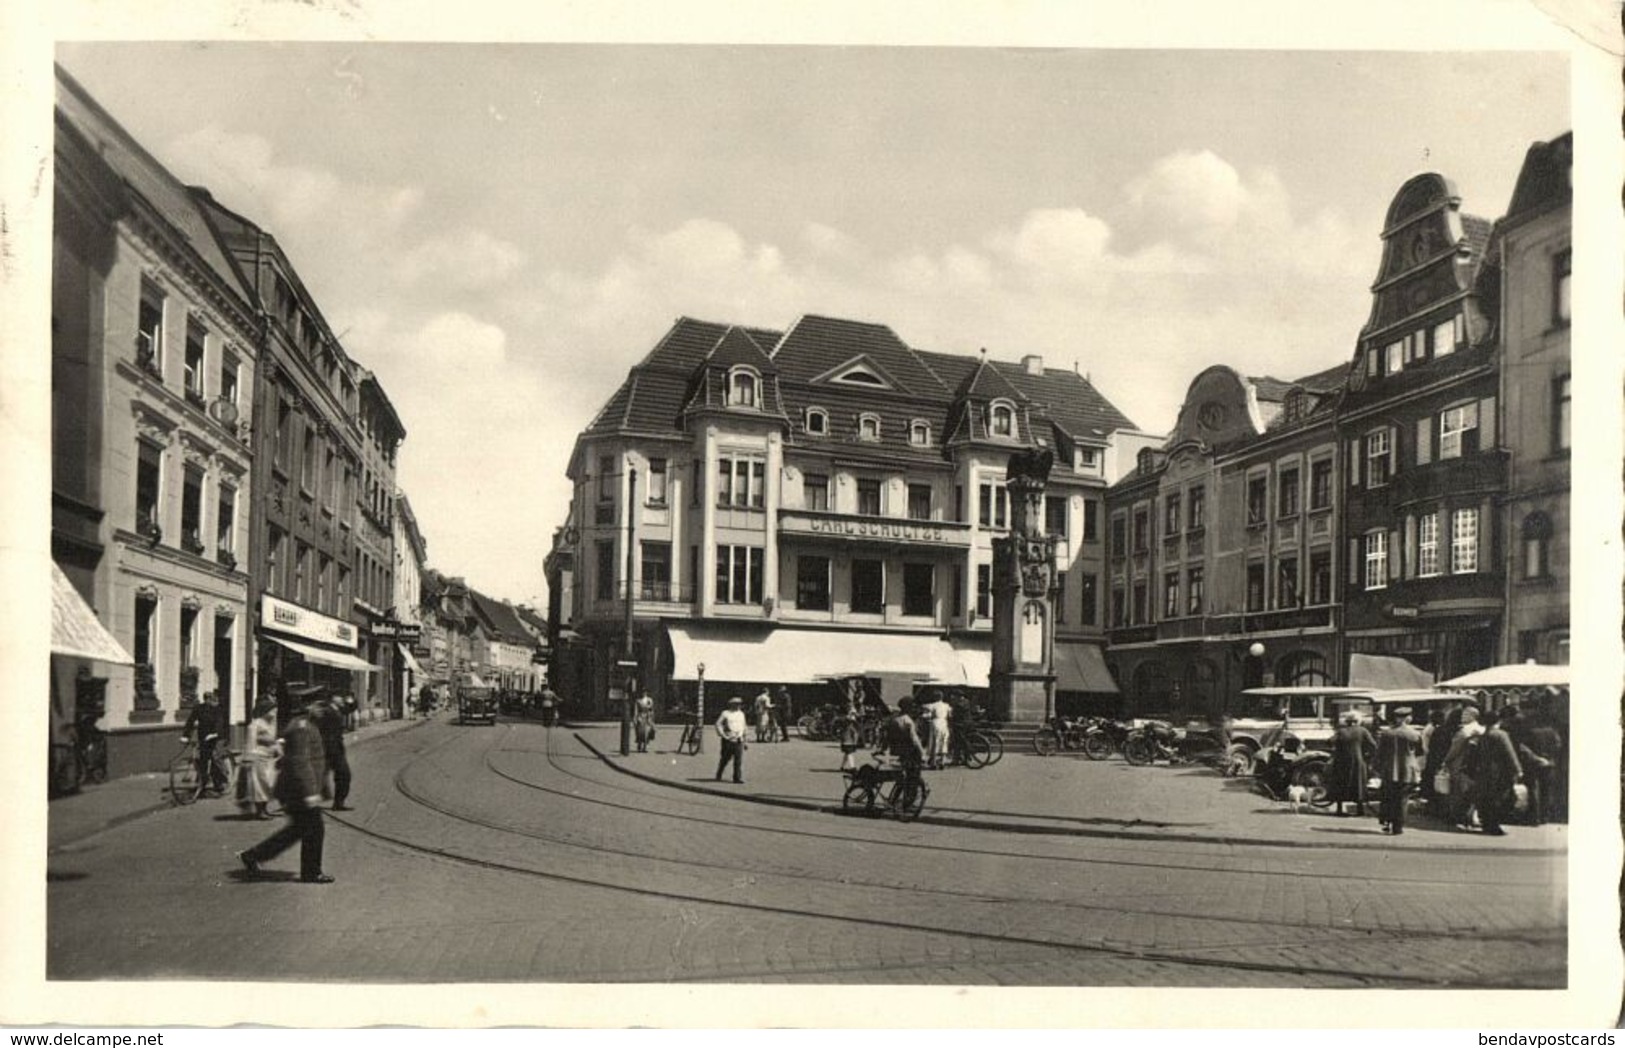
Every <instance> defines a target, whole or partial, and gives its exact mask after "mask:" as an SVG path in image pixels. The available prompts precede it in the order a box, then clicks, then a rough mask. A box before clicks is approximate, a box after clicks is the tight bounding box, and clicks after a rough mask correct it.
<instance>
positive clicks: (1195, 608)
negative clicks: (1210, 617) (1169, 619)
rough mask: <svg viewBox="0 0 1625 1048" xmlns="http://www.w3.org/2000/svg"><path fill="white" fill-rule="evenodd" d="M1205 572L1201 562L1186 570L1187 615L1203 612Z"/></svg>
mask: <svg viewBox="0 0 1625 1048" xmlns="http://www.w3.org/2000/svg"><path fill="white" fill-rule="evenodd" d="M1203 574H1204V572H1203V570H1202V566H1201V565H1200V564H1198V565H1197V566H1195V567H1193V568H1188V569H1186V571H1185V614H1187V615H1200V614H1202V601H1203V597H1202V586H1203V582H1204V580H1203Z"/></svg>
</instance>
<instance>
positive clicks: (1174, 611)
mask: <svg viewBox="0 0 1625 1048" xmlns="http://www.w3.org/2000/svg"><path fill="white" fill-rule="evenodd" d="M1162 617H1163V618H1165V619H1177V618H1179V572H1177V571H1170V572H1167V573H1166V574H1164V575H1163V576H1162Z"/></svg>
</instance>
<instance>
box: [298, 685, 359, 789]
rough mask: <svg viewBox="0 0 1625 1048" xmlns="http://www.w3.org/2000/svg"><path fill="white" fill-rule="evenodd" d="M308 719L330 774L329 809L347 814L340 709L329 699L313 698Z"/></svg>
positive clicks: (346, 762) (347, 785)
mask: <svg viewBox="0 0 1625 1048" xmlns="http://www.w3.org/2000/svg"><path fill="white" fill-rule="evenodd" d="M308 710H309V715H310V719H311V720H312V721H313V722H314V723H315V725H316V730H317V731H318V732H320V733H321V736H322V755H323V757H324V758H325V759H326V761H327V769H328V770H329V771H331V772H332V773H333V810H334V811H349V810H350V806H349V805H348V804H346V803H344V802H345V800H346V799H348V798H349V796H350V758H349V757H347V756H345V753H344V720H345V717H344V710H343V708H342V707H341V705H340V704H339V703H338V702H336V701H335V700H333V699H327V698H324V699H317V700H316V701H315V702H313V703H311V704H310V706H309V708H308Z"/></svg>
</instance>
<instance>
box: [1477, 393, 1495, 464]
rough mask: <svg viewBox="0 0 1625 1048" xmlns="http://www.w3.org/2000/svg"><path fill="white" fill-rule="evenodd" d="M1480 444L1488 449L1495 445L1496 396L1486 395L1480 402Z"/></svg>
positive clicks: (1482, 448)
mask: <svg viewBox="0 0 1625 1048" xmlns="http://www.w3.org/2000/svg"><path fill="white" fill-rule="evenodd" d="M1478 446H1479V448H1480V449H1481V450H1485V451H1488V450H1489V449H1490V448H1493V447H1495V398H1494V397H1485V398H1484V399H1483V400H1480V401H1479V402H1478Z"/></svg>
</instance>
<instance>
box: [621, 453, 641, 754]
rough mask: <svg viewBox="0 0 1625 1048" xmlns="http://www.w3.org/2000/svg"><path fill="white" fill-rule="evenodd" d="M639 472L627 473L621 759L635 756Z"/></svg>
mask: <svg viewBox="0 0 1625 1048" xmlns="http://www.w3.org/2000/svg"><path fill="white" fill-rule="evenodd" d="M637 501H638V471H637V470H636V469H628V470H627V471H626V635H625V637H623V638H622V641H621V664H622V665H623V666H624V667H625V669H626V686H625V688H624V689H623V691H622V694H621V756H623V757H625V756H627V755H628V754H630V753H631V752H632V685H633V684H634V683H636V681H637V662H636V661H635V660H634V659H633V657H632V565H633V563H634V562H633V559H632V558H633V554H634V549H633V547H634V546H635V545H636V543H635V542H634V536H635V535H636V534H637V520H638V517H637Z"/></svg>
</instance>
